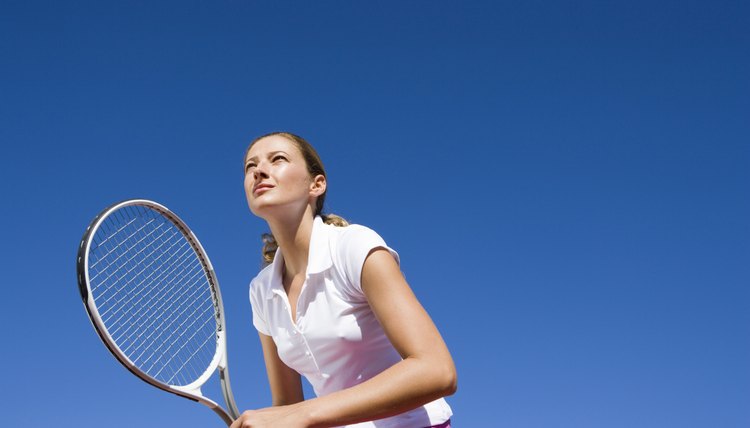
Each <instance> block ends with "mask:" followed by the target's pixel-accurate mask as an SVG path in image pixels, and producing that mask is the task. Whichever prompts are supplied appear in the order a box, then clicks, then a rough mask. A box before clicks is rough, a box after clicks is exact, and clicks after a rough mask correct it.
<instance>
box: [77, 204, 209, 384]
mask: <svg viewBox="0 0 750 428" xmlns="http://www.w3.org/2000/svg"><path fill="white" fill-rule="evenodd" d="M89 276H90V278H89V282H90V288H91V292H92V296H93V298H94V301H95V302H96V305H97V309H98V311H99V313H100V317H101V319H102V322H103V323H104V325H105V327H106V329H107V332H108V333H109V335H110V336H111V337H112V339H113V340H114V341H115V343H117V346H118V347H119V348H120V350H121V351H122V352H123V353H124V354H125V355H126V356H127V357H128V358H129V359H130V360H131V361H132V362H133V363H134V364H135V365H136V366H138V367H139V369H140V370H142V371H144V372H145V373H147V374H148V375H150V376H152V377H153V378H155V379H157V380H159V381H162V382H164V383H168V384H172V385H187V384H189V383H191V382H193V381H195V380H196V379H197V378H198V377H200V375H201V374H202V373H203V372H205V370H206V369H207V368H208V366H209V365H210V363H211V361H212V359H213V357H214V354H215V352H216V340H217V329H218V324H217V313H216V307H215V303H214V298H213V289H212V286H211V283H210V282H209V278H208V276H207V274H206V272H205V269H204V265H203V263H201V261H200V259H199V258H198V255H197V253H196V252H195V251H194V250H193V247H192V245H191V244H190V242H189V241H188V239H187V238H186V237H185V235H184V234H183V232H182V231H181V230H180V229H179V228H178V227H177V226H176V225H175V224H174V223H172V222H171V221H170V220H169V219H167V218H165V217H164V216H163V215H161V214H160V213H158V212H157V211H155V210H153V209H150V208H147V207H143V206H127V207H124V208H121V209H118V210H117V211H115V212H114V213H112V214H110V216H109V217H107V218H106V219H105V220H104V221H103V222H102V223H101V225H100V226H99V228H98V230H97V232H96V235H95V236H94V237H93V241H92V244H91V247H90V250H89Z"/></svg>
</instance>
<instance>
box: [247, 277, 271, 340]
mask: <svg viewBox="0 0 750 428" xmlns="http://www.w3.org/2000/svg"><path fill="white" fill-rule="evenodd" d="M260 286H261V284H260V282H259V281H258V278H255V279H253V280H252V281H251V282H250V306H251V308H252V311H253V326H254V327H255V329H256V330H258V332H259V333H263V334H265V335H266V336H270V335H271V333H270V330H269V328H268V323H267V322H266V314H265V311H264V306H263V303H265V301H266V299H264V298H263V297H262V296H261V292H260Z"/></svg>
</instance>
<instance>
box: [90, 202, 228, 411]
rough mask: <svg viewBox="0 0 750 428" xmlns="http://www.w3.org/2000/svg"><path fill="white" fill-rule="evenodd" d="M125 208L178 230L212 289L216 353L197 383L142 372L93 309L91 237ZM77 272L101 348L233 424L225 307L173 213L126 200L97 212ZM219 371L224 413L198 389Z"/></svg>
mask: <svg viewBox="0 0 750 428" xmlns="http://www.w3.org/2000/svg"><path fill="white" fill-rule="evenodd" d="M127 206H142V207H146V208H150V209H153V210H154V211H156V212H158V213H159V214H161V215H163V216H164V217H166V218H167V219H168V220H169V221H171V222H172V223H173V224H174V225H175V226H176V227H177V228H178V229H179V230H180V232H182V234H183V236H185V238H187V241H188V243H189V244H190V246H191V247H192V248H193V250H194V251H195V253H196V254H197V255H198V259H199V260H200V263H201V265H202V266H203V270H204V272H205V273H206V277H207V279H208V282H209V284H210V287H211V295H212V296H213V304H214V308H215V310H216V313H217V314H218V317H217V323H218V327H217V338H216V339H217V346H216V352H215V353H214V356H213V359H212V360H211V363H210V364H209V365H208V367H207V368H206V370H205V371H204V372H203V374H201V375H200V376H199V377H198V379H196V380H195V381H193V382H191V383H190V384H188V385H182V386H177V385H169V384H166V383H163V382H161V381H159V380H157V379H155V378H153V377H151V376H149V375H148V374H147V373H145V372H144V371H142V370H141V369H139V368H138V366H137V365H135V364H134V363H133V362H132V361H131V360H130V358H128V356H127V355H125V353H124V352H123V351H122V350H121V349H120V347H119V346H118V345H117V343H115V341H114V339H113V338H112V336H111V335H110V334H109V332H108V330H107V327H106V326H105V325H104V322H103V320H102V318H101V316H100V314H99V310H98V308H97V306H96V301H95V300H94V299H93V298H92V296H93V295H92V291H91V285H90V283H89V269H88V267H89V250H90V248H91V242H92V237H94V236H95V235H96V232H97V230H98V229H99V226H101V224H102V223H103V222H104V220H106V219H107V217H109V216H110V214H112V213H114V212H115V211H117V210H119V209H122V208H124V207H127ZM76 270H77V274H78V288H79V291H80V293H81V298H82V299H83V306H84V307H85V308H86V313H87V314H88V316H89V320H90V321H91V324H92V325H93V326H94V330H96V332H97V334H98V336H99V338H100V339H101V340H102V342H104V345H105V346H106V347H107V349H109V351H110V352H111V353H112V355H114V356H115V358H116V359H117V360H118V361H119V362H120V363H121V364H122V365H123V366H125V368H126V369H128V370H129V371H130V372H131V373H133V374H134V375H136V376H138V377H139V378H140V379H141V380H143V381H145V382H147V383H149V384H151V385H153V386H155V387H157V388H159V389H161V390H164V391H166V392H169V393H172V394H175V395H178V396H180V397H184V398H187V399H189V400H192V401H197V402H199V403H201V404H203V405H205V406H207V407H209V408H210V409H211V410H213V411H214V412H215V413H216V414H217V415H219V417H221V419H222V420H223V421H224V422H225V423H226V424H227V426H229V425H231V424H232V422H233V421H234V420H235V419H237V418H238V417H239V410H238V409H237V404H236V403H235V401H234V395H233V394H232V388H231V384H230V381H229V366H228V361H227V338H226V323H225V319H224V305H223V303H222V300H221V293H220V291H219V281H218V280H217V278H216V273H215V272H214V269H213V266H212V265H211V261H210V260H209V259H208V256H207V255H206V252H205V250H204V249H203V246H202V245H201V243H200V241H198V238H197V237H196V236H195V234H194V233H193V231H192V230H190V228H189V227H188V226H187V224H185V222H183V221H182V219H180V218H179V217H178V216H177V215H176V214H175V213H173V212H172V211H170V210H169V209H168V208H167V207H165V206H163V205H161V204H159V203H157V202H154V201H150V200H148V199H128V200H125V201H121V202H117V203H115V204H112V205H110V206H109V207H107V208H106V209H104V210H103V211H102V212H100V213H99V214H98V215H97V216H96V217H94V219H93V220H92V221H91V224H89V226H88V228H87V229H86V232H84V234H83V238H82V239H81V244H80V246H79V248H78V257H77V261H76ZM217 369H218V370H219V379H220V383H221V392H222V395H223V396H224V402H225V403H226V404H227V410H225V409H224V408H222V407H221V406H220V405H219V404H218V403H216V402H215V401H213V400H211V399H210V398H208V397H206V396H204V395H203V393H202V392H201V386H203V385H204V384H205V383H206V382H207V381H208V379H209V378H210V377H211V375H213V373H214V371H216V370H217Z"/></svg>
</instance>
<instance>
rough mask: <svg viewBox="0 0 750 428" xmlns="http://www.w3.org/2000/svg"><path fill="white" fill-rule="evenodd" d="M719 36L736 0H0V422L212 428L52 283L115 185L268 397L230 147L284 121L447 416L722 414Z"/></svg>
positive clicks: (728, 136)
mask: <svg viewBox="0 0 750 428" xmlns="http://www.w3.org/2000/svg"><path fill="white" fill-rule="evenodd" d="M748 46H750V8H749V7H748V6H747V4H746V3H745V2H739V1H737V2H734V1H731V2H722V1H719V2H693V1H659V2H590V1H586V2H549V1H548V2H541V1H529V2H458V1H451V2H448V1H429V2H428V1H410V2H395V1H382V2H362V1H352V2H345V1H316V2H288V1H275V2H271V1H265V2H259V1H239V0H235V1H219V2H195V1H181V2H173V1H161V2H145V1H138V2H107V1H104V2H102V1H97V2H94V1H76V2H51V1H47V2H42V1H23V2H21V1H8V0H5V1H2V2H1V3H0V64H1V66H0V99H1V100H2V101H1V102H0V141H2V143H3V145H2V147H3V152H4V155H5V156H4V157H3V167H2V168H0V179H2V182H3V186H2V199H3V201H4V203H3V207H4V209H3V213H2V216H3V224H4V228H3V237H4V242H5V250H4V255H5V257H4V261H3V265H4V267H5V269H4V270H5V272H6V275H5V281H4V284H5V287H6V290H7V291H8V292H7V293H6V299H5V302H6V303H5V304H4V310H3V311H2V317H3V318H2V323H0V325H2V333H3V337H5V338H6V345H5V347H4V352H3V353H2V357H0V358H2V363H3V365H4V367H5V368H6V369H5V373H4V376H3V383H2V385H3V392H2V395H3V403H4V404H3V410H2V411H1V412H0V423H1V424H2V425H3V426H27V425H31V424H33V425H42V426H47V425H53V424H55V425H58V426H75V427H82V428H85V427H99V426H103V425H105V424H106V425H107V426H113V427H132V426H141V427H146V426H153V427H157V426H159V427H161V426H181V427H207V426H221V422H220V421H219V419H218V418H217V417H216V416H215V415H214V414H213V413H212V412H210V411H209V410H207V409H205V408H202V407H201V406H198V405H195V404H194V403H192V402H189V401H187V400H183V399H180V398H177V397H173V396H170V395H167V394H164V393H162V392H160V391H157V390H155V389H152V388H150V387H149V386H147V385H146V384H145V383H143V382H141V381H140V380H138V379H136V378H135V377H133V376H132V375H130V374H129V373H128V372H127V371H126V370H125V369H124V368H122V367H121V366H120V365H119V364H118V363H116V362H115V361H114V360H113V359H112V358H111V357H110V355H109V353H108V352H107V351H106V350H105V348H104V346H103V345H102V344H101V343H100V342H99V339H98V338H97V337H96V335H95V334H94V331H93V329H92V328H91V326H90V325H89V321H88V319H87V317H86V315H85V312H84V309H83V307H82V305H81V302H80V299H79V296H78V291H77V288H76V281H75V265H74V259H75V255H76V249H77V245H78V242H79V240H80V237H81V235H82V233H83V231H84V229H85V227H86V226H87V224H88V222H89V221H90V219H91V218H92V217H93V216H94V215H95V214H96V213H97V212H99V210H100V209H102V208H103V207H104V206H106V205H108V204H110V203H112V202H114V201H118V200H121V199H126V198H131V197H143V198H149V199H154V200H157V201H159V202H161V203H163V204H164V205H166V206H168V207H170V208H171V209H173V210H174V211H176V212H177V213H178V214H179V215H180V216H181V217H182V218H183V219H184V220H185V221H186V222H187V223H188V224H189V225H190V226H191V227H192V228H193V229H194V230H195V232H196V234H197V235H198V237H199V238H200V239H201V241H202V243H203V245H204V246H205V247H206V249H207V251H208V253H209V255H210V257H211V259H212V262H213V264H214V266H215V268H216V271H217V274H218V278H219V282H220V284H221V288H222V292H223V296H224V301H225V309H226V312H227V318H228V325H229V327H228V329H229V347H230V349H229V352H230V366H231V370H232V380H233V386H234V390H235V395H236V398H237V401H238V402H239V404H240V406H241V407H243V408H255V407H263V406H266V405H268V404H269V402H270V397H269V394H268V389H267V384H266V379H265V369H264V367H263V363H262V357H261V354H260V347H259V344H258V340H257V337H256V333H255V331H254V329H253V327H252V324H251V314H250V305H249V303H248V300H247V286H248V283H249V281H250V279H251V278H252V276H253V275H254V274H255V273H256V272H257V269H258V265H259V258H258V251H259V246H260V244H259V242H260V241H259V235H260V234H261V233H262V232H264V231H265V230H266V229H265V226H264V224H263V223H262V222H261V221H259V220H258V219H255V218H254V217H252V215H251V214H250V212H249V210H248V209H247V205H246V202H245V199H244V194H243V190H242V166H241V162H242V154H243V151H244V149H245V147H246V145H247V143H248V142H249V141H250V140H251V139H252V138H253V137H255V136H257V135H260V134H263V133H266V132H269V131H274V130H288V131H291V132H295V133H298V134H300V135H303V136H305V137H306V138H307V139H308V140H310V141H311V142H312V143H313V144H314V145H315V146H316V147H317V148H318V150H319V152H320V154H321V156H322V157H323V160H324V162H325V164H326V167H327V169H328V173H329V189H330V190H329V195H328V199H327V202H328V210H329V211H333V212H336V213H338V214H340V215H343V216H344V217H346V218H348V219H350V220H351V221H353V222H356V223H362V224H366V225H368V226H370V227H372V228H374V229H375V230H377V231H378V232H379V233H380V234H381V235H382V236H383V237H384V238H385V239H386V240H387V242H388V243H389V244H390V245H391V246H393V247H394V248H396V249H397V250H398V251H399V253H400V254H401V257H402V262H403V264H402V267H403V270H404V272H405V274H406V276H407V279H408V280H409V281H410V283H411V285H412V287H413V289H414V290H415V292H416V294H417V295H418V297H419V298H420V299H421V301H422V303H423V304H424V305H425V307H426V308H427V309H428V311H429V312H430V314H431V315H432V317H433V318H434V321H435V323H436V324H437V325H438V327H439V328H440V330H441V332H442V333H443V335H444V338H445V340H446V341H447V343H448V345H449V347H450V349H451V351H452V354H453V356H454V359H455V361H456V364H457V367H458V371H459V391H458V393H457V394H456V395H455V396H453V397H451V398H449V403H450V404H451V406H452V407H453V410H454V412H455V417H454V422H455V425H456V426H458V427H478V426H498V427H501V426H502V427H528V428H535V427H572V428H586V427H592V428H593V427H660V428H663V427H681V428H682V427H747V426H749V425H750V407H748V405H747V404H748V403H749V402H750V365H749V364H748V361H750V310H749V309H750V291H749V287H748V285H750V198H749V197H748V184H750V143H749V141H750V120H748V119H750V117H748V116H749V114H748V113H750V80H749V79H748V76H750V56H749V55H748ZM209 393H215V390H209ZM214 396H215V395H214ZM215 397H216V396H215Z"/></svg>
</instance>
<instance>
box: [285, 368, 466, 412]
mask: <svg viewBox="0 0 750 428" xmlns="http://www.w3.org/2000/svg"><path fill="white" fill-rule="evenodd" d="M455 390H456V371H455V368H454V366H453V363H452V361H450V360H448V361H441V360H440V359H436V358H430V357H427V358H419V357H410V358H407V359H405V360H403V361H401V362H399V363H397V364H395V365H393V366H392V367H390V368H388V369H387V370H385V371H383V372H382V373H380V374H378V375H377V376H375V377H373V378H372V379H369V380H367V381H366V382H363V383H361V384H359V385H357V386H354V387H351V388H348V389H345V390H341V391H337V392H334V393H332V394H329V395H326V396H323V397H319V398H314V399H311V400H308V401H305V402H303V403H300V404H299V406H300V407H299V410H300V411H302V412H303V413H304V415H305V416H304V418H305V419H306V420H307V426H310V427H330V426H339V425H347V424H352V423H357V422H363V421H369V420H374V419H381V418H385V417H388V416H394V415H397V414H399V413H403V412H406V411H408V410H412V409H414V408H417V407H419V406H421V405H423V404H425V403H429V402H430V401H433V400H436V399H438V398H440V397H444V396H446V395H451V394H453V393H454V392H455Z"/></svg>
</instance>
